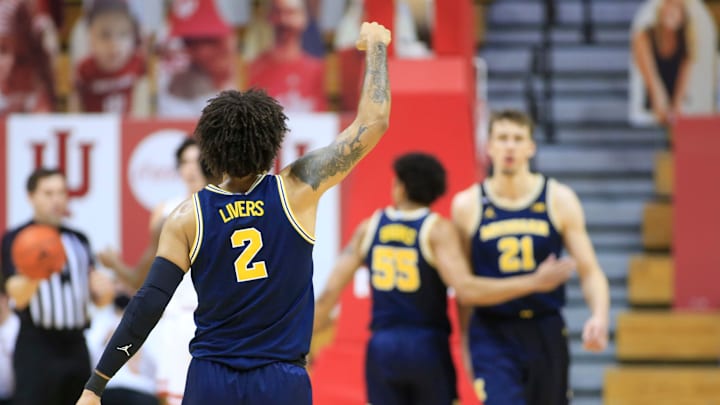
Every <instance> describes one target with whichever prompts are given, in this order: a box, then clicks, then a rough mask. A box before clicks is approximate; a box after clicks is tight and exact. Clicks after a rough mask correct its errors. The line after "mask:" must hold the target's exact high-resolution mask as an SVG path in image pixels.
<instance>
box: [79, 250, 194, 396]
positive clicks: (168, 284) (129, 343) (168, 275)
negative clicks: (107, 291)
mask: <svg viewBox="0 0 720 405" xmlns="http://www.w3.org/2000/svg"><path fill="white" fill-rule="evenodd" d="M184 275H185V273H184V272H183V271H182V270H181V269H180V268H179V267H178V266H176V265H175V264H174V263H172V262H170V261H169V260H167V259H164V258H162V257H156V258H155V261H153V264H152V267H150V273H149V274H148V276H147V279H145V283H144V284H143V286H142V287H141V288H140V290H138V292H137V294H135V296H134V297H133V299H132V300H131V301H130V304H128V306H127V308H126V309H125V314H124V315H123V317H122V320H121V321H120V324H119V325H118V327H117V329H116V330H115V333H113V335H112V337H111V338H110V341H109V342H108V344H107V347H105V351H104V352H103V354H102V357H101V358H100V361H99V362H98V365H97V367H96V368H95V369H96V370H97V371H98V372H99V373H101V374H102V375H105V376H108V377H112V376H113V375H115V373H116V372H117V371H118V370H119V369H120V367H122V366H123V365H124V364H125V363H126V362H127V361H128V360H129V359H130V357H131V356H132V355H133V354H135V353H136V352H137V351H138V350H139V349H140V346H142V344H143V343H144V342H145V339H146V338H147V337H148V335H149V334H150V331H152V329H153V328H154V327H155V325H156V324H157V322H158V321H159V320H160V317H161V316H162V313H163V311H165V307H166V306H167V304H168V302H169V301H170V298H171V297H172V295H173V293H175V289H176V288H177V286H178V285H179V284H180V282H181V281H182V278H183V276H184ZM93 374H94V373H93ZM91 382H93V379H92V378H91V379H90V381H89V382H88V384H87V385H86V386H85V388H87V389H89V390H91V391H93V392H95V393H96V394H98V395H101V394H102V389H103V388H104V387H98V385H97V384H90V383H91ZM96 391H100V392H96Z"/></svg>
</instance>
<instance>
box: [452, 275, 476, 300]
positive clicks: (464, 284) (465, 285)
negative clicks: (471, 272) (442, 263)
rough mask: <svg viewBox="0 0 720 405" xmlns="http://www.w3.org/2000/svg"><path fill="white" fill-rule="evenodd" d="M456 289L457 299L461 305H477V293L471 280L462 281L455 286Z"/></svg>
mask: <svg viewBox="0 0 720 405" xmlns="http://www.w3.org/2000/svg"><path fill="white" fill-rule="evenodd" d="M453 288H454V289H455V299H456V300H457V301H458V302H459V303H460V304H461V305H468V306H469V305H477V294H476V293H475V291H473V290H474V288H473V286H472V285H471V283H470V282H469V281H465V280H463V281H460V282H457V283H455V285H454V286H453Z"/></svg>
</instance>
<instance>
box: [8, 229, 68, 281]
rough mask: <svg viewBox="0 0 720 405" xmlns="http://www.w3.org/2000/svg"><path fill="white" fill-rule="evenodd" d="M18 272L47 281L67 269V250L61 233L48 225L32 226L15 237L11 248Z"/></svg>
mask: <svg viewBox="0 0 720 405" xmlns="http://www.w3.org/2000/svg"><path fill="white" fill-rule="evenodd" d="M11 255H12V260H13V263H14V264H15V267H16V268H17V271H18V272H19V273H21V274H24V275H26V276H28V277H31V278H36V279H45V278H48V277H49V276H50V275H51V274H52V273H56V272H60V271H62V269H63V268H64V267H65V248H64V247H63V243H62V239H60V232H58V230H57V229H56V228H53V227H51V226H48V225H30V226H28V227H26V228H25V229H23V230H22V231H20V233H18V234H17V236H16V237H15V240H14V241H13V244H12V248H11Z"/></svg>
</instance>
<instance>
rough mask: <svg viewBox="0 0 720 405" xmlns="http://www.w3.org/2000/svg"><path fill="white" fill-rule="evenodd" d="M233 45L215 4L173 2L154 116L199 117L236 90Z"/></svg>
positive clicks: (186, 0) (232, 33)
mask: <svg viewBox="0 0 720 405" xmlns="http://www.w3.org/2000/svg"><path fill="white" fill-rule="evenodd" d="M235 44H236V41H235V36H234V32H233V30H232V28H231V27H230V26H229V25H228V24H227V22H225V21H224V20H223V19H222V18H221V17H220V15H219V14H218V12H217V9H216V6H215V3H214V2H211V1H196V0H176V1H174V2H173V3H172V6H171V10H170V33H169V38H168V39H167V41H166V42H165V44H164V45H163V46H162V51H161V53H162V54H161V61H160V68H159V69H158V87H159V90H158V115H160V116H163V117H187V118H190V117H195V116H198V115H199V114H200V112H201V111H202V109H203V107H205V104H206V102H207V100H208V99H209V98H210V97H212V96H214V95H215V94H217V93H218V92H220V91H222V90H226V89H231V88H236V87H237V77H236V74H235V72H236V69H235V48H236V46H235Z"/></svg>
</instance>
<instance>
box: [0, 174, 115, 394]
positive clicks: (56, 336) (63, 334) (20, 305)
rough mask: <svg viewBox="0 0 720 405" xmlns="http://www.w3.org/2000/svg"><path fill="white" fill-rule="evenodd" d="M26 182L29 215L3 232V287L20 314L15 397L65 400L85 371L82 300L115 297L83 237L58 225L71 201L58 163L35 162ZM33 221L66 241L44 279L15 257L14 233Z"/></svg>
mask: <svg viewBox="0 0 720 405" xmlns="http://www.w3.org/2000/svg"><path fill="white" fill-rule="evenodd" d="M26 190H27V193H28V200H29V203H30V205H32V209H33V218H32V219H31V220H30V221H28V222H26V223H25V224H23V225H21V226H19V227H17V228H14V229H11V230H9V231H8V232H6V233H5V235H3V238H2V273H3V279H4V280H5V290H6V291H7V295H8V297H10V299H12V302H13V303H14V308H15V311H16V312H17V313H18V316H19V317H20V332H19V334H18V337H17V343H16V345H15V353H14V355H13V369H14V372H15V382H16V386H15V397H14V399H13V400H14V402H13V403H14V404H18V405H25V404H26V405H32V404H47V405H68V404H72V403H73V401H74V400H75V398H76V397H77V396H78V395H80V393H81V392H82V388H83V382H84V380H85V378H86V377H85V376H86V375H87V373H88V372H89V371H90V366H89V365H90V357H89V354H88V349H87V346H86V344H85V337H84V335H83V330H84V329H85V328H86V327H87V325H88V322H89V316H88V311H87V307H88V305H89V303H90V300H91V299H92V300H93V301H94V303H95V304H96V305H98V306H104V305H106V304H108V303H110V302H112V299H113V295H112V290H111V289H108V288H105V287H106V286H107V285H108V284H109V283H107V281H108V279H107V278H106V277H104V275H103V274H102V273H101V272H96V271H93V270H94V259H93V255H92V250H91V249H90V243H89V242H88V239H87V238H86V237H85V235H84V234H83V233H81V232H79V231H77V230H74V229H70V228H68V227H67V226H64V225H63V219H64V216H65V213H66V212H67V208H68V190H67V182H66V180H65V175H63V174H62V172H60V171H59V170H56V169H45V168H39V169H36V170H35V171H33V173H32V174H31V175H30V176H29V177H28V180H27V185H26ZM32 224H44V225H49V226H52V227H55V228H57V229H58V231H59V232H60V236H61V238H62V243H63V247H64V249H65V256H66V258H67V260H66V263H65V266H64V268H63V269H62V271H60V272H57V273H54V274H52V275H50V276H49V277H48V278H46V279H36V278H31V277H29V276H26V275H25V274H23V273H22V272H21V271H19V270H18V269H16V267H15V263H14V261H13V260H12V255H11V249H12V246H13V242H14V241H15V238H16V237H17V235H18V234H19V233H20V232H21V231H22V230H23V229H25V228H27V227H28V226H30V225H32ZM40 364H41V365H42V366H39V365H40Z"/></svg>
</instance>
